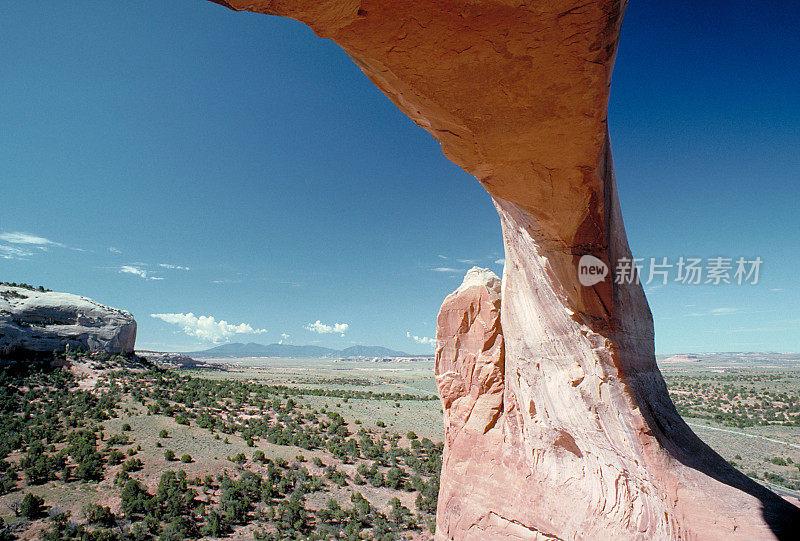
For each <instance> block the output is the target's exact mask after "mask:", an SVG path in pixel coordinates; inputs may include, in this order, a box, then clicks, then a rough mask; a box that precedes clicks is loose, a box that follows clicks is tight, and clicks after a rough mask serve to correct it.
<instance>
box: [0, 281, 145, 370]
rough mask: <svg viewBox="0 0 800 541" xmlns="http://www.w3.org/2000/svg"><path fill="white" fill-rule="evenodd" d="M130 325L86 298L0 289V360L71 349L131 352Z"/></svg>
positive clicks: (126, 318)
mask: <svg viewBox="0 0 800 541" xmlns="http://www.w3.org/2000/svg"><path fill="white" fill-rule="evenodd" d="M135 342H136V321H135V320H134V319H133V316H132V315H131V314H130V313H128V312H125V311H124V310H118V309H116V308H109V307H108V306H103V305H102V304H99V303H97V302H95V301H93V300H91V299H87V298H86V297H79V296H78V295H72V294H69V293H56V292H52V291H34V290H30V289H25V288H19V287H10V286H0V356H2V357H11V356H16V355H20V354H25V353H29V352H36V353H52V352H53V351H56V350H58V351H64V350H65V349H66V348H69V349H72V350H76V349H77V350H84V351H92V352H104V353H110V354H127V353H132V352H133V348H134V344H135Z"/></svg>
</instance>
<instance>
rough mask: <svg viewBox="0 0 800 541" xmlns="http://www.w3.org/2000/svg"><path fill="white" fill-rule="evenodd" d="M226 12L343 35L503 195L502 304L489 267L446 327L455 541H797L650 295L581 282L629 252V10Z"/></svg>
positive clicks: (383, 82)
mask: <svg viewBox="0 0 800 541" xmlns="http://www.w3.org/2000/svg"><path fill="white" fill-rule="evenodd" d="M218 3H220V4H223V5H227V6H228V7H231V8H233V9H239V10H245V9H246V10H250V11H255V12H260V13H266V14H272V15H281V16H286V17H291V18H293V19H297V20H299V21H301V22H304V23H306V24H307V25H309V26H310V27H311V28H312V29H313V30H314V31H315V32H316V33H317V34H318V35H319V36H322V37H325V38H330V39H332V40H334V41H335V42H336V43H338V44H339V45H340V46H341V47H342V48H343V49H344V50H345V51H346V52H347V54H348V55H350V57H351V58H353V60H354V61H355V62H356V63H357V64H358V66H359V67H360V68H361V69H362V70H363V71H364V73H365V74H366V75H367V77H369V78H370V80H371V81H372V82H373V83H375V85H376V86H377V87H378V88H380V89H381V90H382V91H383V92H384V93H385V94H386V95H387V96H388V97H389V99H391V100H392V101H393V102H394V103H395V104H396V105H397V106H398V107H399V108H400V109H401V110H402V111H403V112H405V113H406V114H407V115H408V116H409V117H410V118H411V119H412V120H414V122H416V123H417V124H418V125H419V126H421V127H422V128H424V129H425V130H427V131H428V132H430V133H431V134H432V135H433V137H435V138H436V139H437V140H438V141H439V142H440V143H441V145H442V150H443V152H444V153H445V155H446V156H447V157H448V158H450V159H451V160H452V161H454V162H455V163H457V164H458V165H460V166H461V167H463V168H464V169H465V170H466V171H467V172H469V173H471V174H473V175H474V176H475V177H476V178H477V179H478V180H479V181H480V182H481V184H482V185H483V186H484V187H485V188H486V190H487V191H488V192H489V193H490V194H491V196H492V198H493V200H494V203H495V206H496V208H497V211H498V214H499V216H500V223H501V228H502V230H503V239H504V244H505V258H506V266H505V270H504V276H503V280H502V292H501V294H498V292H497V287H496V286H497V284H496V281H493V280H492V279H491V277H487V276H486V275H485V274H483V273H480V272H473V273H471V274H472V278H471V279H470V280H469V281H468V282H467V283H465V284H464V286H462V288H460V289H459V291H457V292H456V293H455V294H454V295H451V296H450V297H448V298H447V300H446V301H445V304H444V305H443V307H442V313H441V314H440V316H439V334H438V346H437V382H438V383H439V390H440V394H441V398H442V401H443V403H444V406H445V410H446V423H447V425H446V430H447V442H446V445H447V448H446V450H447V452H446V456H445V457H444V467H443V472H442V479H441V493H440V498H439V509H438V518H437V533H436V535H437V538H439V539H481V540H485V539H508V538H512V539H513V538H518V539H593V540H595V539H614V540H622V539H747V540H750V539H769V538H775V537H784V538H787V539H792V538H795V537H794V535H795V534H796V532H797V527H798V509H797V508H796V507H793V506H791V505H789V504H787V503H786V502H785V501H784V500H782V499H781V498H779V497H778V496H776V495H774V494H772V493H771V492H769V491H768V490H766V489H764V488H762V487H760V486H759V485H757V484H756V483H754V482H753V481H751V480H750V479H748V478H747V477H745V476H744V475H742V474H741V473H739V472H737V471H736V470H734V469H733V468H732V467H730V466H729V465H728V464H727V463H726V462H725V461H724V460H722V459H721V458H720V457H719V456H718V455H717V454H716V453H714V452H713V451H712V450H711V449H709V448H708V447H707V446H706V445H705V444H703V443H702V442H701V441H700V440H699V439H698V438H697V437H696V436H695V435H694V434H693V433H692V432H691V430H690V429H689V427H688V426H687V425H686V424H685V423H684V422H683V420H682V419H681V418H680V416H679V415H678V414H677V412H676V411H675V408H674V406H673V404H672V402H671V401H670V399H669V396H668V394H667V390H666V386H665V384H664V380H663V378H662V376H661V374H660V372H659V370H658V368H657V366H656V363H655V355H654V342H653V321H652V316H651V314H650V309H649V307H648V305H647V301H646V299H645V296H644V291H643V290H642V288H641V286H640V285H639V284H638V283H635V282H634V283H617V282H615V280H614V275H613V273H612V274H609V276H607V277H606V279H605V280H604V281H602V282H600V283H597V284H595V285H593V286H591V287H584V286H582V285H581V283H580V282H579V280H578V273H577V262H578V260H579V259H580V257H581V256H583V255H592V256H594V257H595V258H597V259H598V260H600V261H602V262H604V263H606V264H607V265H608V266H609V267H610V268H611V269H613V268H614V267H615V263H616V262H617V261H619V260H621V259H622V258H629V257H630V256H631V254H630V250H629V248H628V241H627V238H626V236H625V228H624V226H623V223H622V217H621V213H620V208H619V202H618V198H617V187H616V182H615V178H614V170H613V164H612V160H611V145H610V139H609V135H608V127H607V117H606V112H607V103H608V96H609V87H610V81H611V73H612V69H613V64H614V57H615V54H616V50H617V41H618V39H619V31H620V25H621V23H622V15H623V12H624V9H625V6H626V2H625V1H623V0H589V1H586V0H552V1H548V2H527V3H526V2H521V1H518V0H474V1H456V0H413V1H412V0H248V1H240V0H228V1H224V0H218ZM665 54H666V53H665ZM643 180H646V179H643ZM479 278H480V279H479ZM484 278H485V279H486V280H484ZM482 281H483V284H481V283H480V282H482ZM500 297H502V302H500ZM498 304H499V305H500V306H499V308H498ZM498 316H499V317H498Z"/></svg>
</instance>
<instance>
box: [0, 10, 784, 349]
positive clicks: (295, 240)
mask: <svg viewBox="0 0 800 541" xmlns="http://www.w3.org/2000/svg"><path fill="white" fill-rule="evenodd" d="M656 4H658V5H656ZM0 14H2V16H3V20H4V22H5V24H4V36H3V37H4V47H2V48H0V70H2V71H1V72H0V73H2V76H1V77H0V89H2V95H3V99H2V100H0V119H2V125H3V129H2V130H0V185H2V200H0V280H7V281H26V282H30V283H34V284H37V285H38V284H44V285H46V286H48V287H50V288H53V289H56V290H60V291H69V292H74V293H79V294H82V295H86V296H89V297H92V298H94V299H96V300H99V301H101V302H103V303H105V304H109V305H112V306H117V307H121V308H125V309H127V310H130V311H131V312H133V313H134V315H135V316H136V318H137V321H138V323H139V337H138V340H137V347H139V348H141V349H153V348H164V349H174V350H193V349H199V348H204V347H209V346H211V345H213V341H214V340H216V341H218V342H219V341H225V340H231V341H257V342H262V343H269V342H277V341H279V340H284V341H285V342H290V343H295V344H309V343H317V344H320V345H326V346H330V347H346V346H349V345H352V344H353V343H360V344H381V345H385V346H388V347H393V348H396V349H402V350H405V351H410V352H418V353H424V352H429V351H432V347H431V345H430V343H428V341H427V340H425V339H426V338H431V337H433V336H434V333H435V317H436V313H437V311H438V308H439V305H440V304H441V301H442V299H443V298H444V296H445V295H447V294H448V293H449V292H450V291H452V290H453V289H455V287H457V286H458V284H459V283H460V281H461V278H462V276H463V273H464V272H465V271H466V269H468V268H469V267H470V266H472V265H473V264H476V265H480V266H486V267H489V268H492V269H493V270H495V271H496V272H498V273H500V272H501V270H502V266H501V265H500V264H498V263H496V261H497V260H499V259H500V258H502V255H503V254H502V242H501V237H500V231H499V225H498V219H497V215H496V213H495V211H494V209H493V207H492V205H491V203H490V199H489V197H488V195H487V194H486V193H485V192H484V191H483V189H482V188H480V186H479V185H478V183H477V182H476V181H475V180H474V179H473V178H471V177H470V176H469V175H467V174H466V173H464V172H463V171H462V170H460V169H459V168H458V167H456V166H455V165H453V164H452V163H450V162H449V161H447V160H446V159H445V158H444V157H443V156H442V155H441V152H440V150H439V146H438V144H437V143H436V142H435V141H434V140H433V139H432V138H431V137H430V136H429V135H428V134H427V133H426V132H425V131H423V130H422V129H420V128H418V127H417V126H415V125H414V124H413V123H412V122H411V121H410V120H408V119H407V118H406V117H405V116H404V115H403V114H402V113H400V112H399V111H398V110H397V109H396V108H395V107H394V106H393V105H392V104H391V103H390V102H389V101H388V100H387V99H386V98H385V97H384V96H383V95H382V94H381V93H380V92H379V91H378V90H377V89H375V88H374V87H373V85H372V84H371V83H369V81H368V80H367V79H366V77H364V75H363V74H362V73H361V72H360V71H359V70H358V69H357V68H356V67H355V65H354V64H353V63H352V62H351V61H350V60H349V59H348V58H347V57H346V56H345V55H344V54H343V53H342V52H341V51H340V50H339V49H338V48H337V46H336V45H335V44H333V43H332V42H330V41H327V40H321V39H318V38H317V37H315V36H314V35H313V33H312V32H311V31H310V30H309V29H307V28H306V27H304V26H303V25H301V24H299V23H296V22H294V21H290V20H286V19H280V18H275V17H267V16H263V15H254V14H247V13H234V12H232V11H229V10H227V9H224V8H221V7H220V6H217V5H214V4H211V3H207V2H202V1H198V0H180V1H173V2H150V1H144V2H136V3H129V4H127V5H121V4H109V3H107V2H76V3H51V4H47V5H43V4H41V3H32V4H16V5H12V4H8V5H4V6H3V7H2V8H0ZM798 28H800V7H798V6H797V5H796V4H795V3H791V2H767V3H763V4H760V5H759V9H758V10H753V9H752V4H751V3H744V2H727V3H725V7H724V9H721V8H720V9H714V8H713V6H712V5H711V3H707V4H702V3H701V4H700V5H698V4H697V3H689V2H669V3H655V2H632V3H631V5H630V6H629V8H628V12H627V15H626V20H625V24H624V27H623V35H622V41H621V48H620V52H619V56H618V59H617V65H616V69H615V75H614V83H613V85H612V97H611V104H610V109H609V125H610V129H611V135H612V144H613V147H614V157H615V165H616V171H617V181H618V184H619V188H620V196H621V200H622V207H623V213H624V216H625V223H626V226H627V229H628V235H629V239H630V242H631V246H632V248H633V251H634V254H635V255H636V256H637V257H642V258H645V260H648V259H649V258H650V257H657V258H659V259H660V258H661V257H668V258H669V260H670V261H674V260H677V258H678V257H680V256H684V257H701V258H710V257H717V256H723V257H731V258H738V257H740V256H742V257H746V258H748V259H752V258H754V257H756V256H758V257H761V259H762V260H763V264H762V267H761V269H760V270H761V272H760V279H759V283H758V284H757V285H743V286H738V285H722V286H690V285H682V284H679V283H674V282H670V283H669V284H667V285H661V286H659V285H657V284H651V285H649V286H647V287H646V289H647V291H648V298H649V301H650V304H651V307H652V309H653V312H654V315H655V321H656V345H657V349H658V351H659V352H663V353H674V352H701V351H756V350H759V351H800V333H798V331H797V329H798V324H800V308H799V307H800V294H799V293H798V269H800V255H798V248H800V245H799V244H800V243H798V241H797V235H798V232H800V218H798V199H799V197H800V182H798V180H800V179H798V171H800V153H798V148H800V130H799V129H798V126H800V92H798V88H800V70H798V69H797V65H798V60H800V31H798V30H797V29H798ZM16 233H24V234H25V235H15V234H16ZM189 313H191V314H193V316H194V317H189V316H187V314H189ZM151 314H172V315H170V316H161V317H160V318H157V317H152V316H151ZM176 314H181V315H176ZM200 316H204V318H200ZM212 317H213V318H214V319H213V320H212V319H210V318H212ZM223 320H224V321H225V322H227V325H220V321H223ZM317 322H319V323H317ZM336 324H338V326H336ZM414 337H417V340H415V339H414Z"/></svg>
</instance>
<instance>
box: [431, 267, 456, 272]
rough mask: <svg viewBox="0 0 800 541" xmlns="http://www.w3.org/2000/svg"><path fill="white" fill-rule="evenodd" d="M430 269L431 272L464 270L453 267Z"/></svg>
mask: <svg viewBox="0 0 800 541" xmlns="http://www.w3.org/2000/svg"><path fill="white" fill-rule="evenodd" d="M431 270H432V271H433V272H464V271H462V270H461V269H454V268H453V267H434V268H432V269H431Z"/></svg>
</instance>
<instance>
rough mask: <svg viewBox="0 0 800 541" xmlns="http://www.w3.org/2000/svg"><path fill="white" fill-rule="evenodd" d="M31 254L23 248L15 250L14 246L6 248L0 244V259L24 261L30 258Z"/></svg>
mask: <svg viewBox="0 0 800 541" xmlns="http://www.w3.org/2000/svg"><path fill="white" fill-rule="evenodd" d="M32 255H33V252H31V251H30V250H26V249H24V248H17V247H16V246H7V245H5V244H0V257H2V258H3V259H25V258H26V257H29V256H32Z"/></svg>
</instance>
